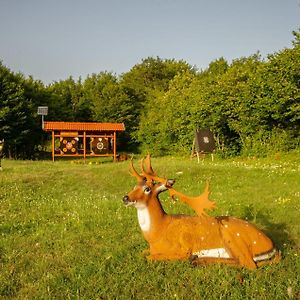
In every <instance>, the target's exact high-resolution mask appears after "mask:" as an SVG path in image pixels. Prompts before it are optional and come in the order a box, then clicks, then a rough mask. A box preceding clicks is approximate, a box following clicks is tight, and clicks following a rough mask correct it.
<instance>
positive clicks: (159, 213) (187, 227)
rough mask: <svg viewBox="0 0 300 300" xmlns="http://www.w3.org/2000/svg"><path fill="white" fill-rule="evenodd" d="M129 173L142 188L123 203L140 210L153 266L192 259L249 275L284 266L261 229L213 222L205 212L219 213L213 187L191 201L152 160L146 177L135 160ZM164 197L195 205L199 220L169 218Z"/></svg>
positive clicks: (233, 221) (224, 219) (225, 219)
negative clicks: (236, 268)
mask: <svg viewBox="0 0 300 300" xmlns="http://www.w3.org/2000/svg"><path fill="white" fill-rule="evenodd" d="M130 170H131V175H132V176H134V177H135V178H136V179H137V185H136V186H135V187H134V189H133V190H131V191H130V192H129V193H128V194H127V195H126V196H124V197H123V202H124V204H125V205H126V206H131V207H135V208H136V209H137V216H138V223H139V226H140V228H141V231H142V233H143V236H144V238H145V240H146V241H147V242H148V244H149V256H148V257H147V258H148V259H149V260H188V259H189V260H190V261H191V263H192V264H193V265H202V264H211V263H224V264H229V265H235V266H241V267H246V268H249V269H255V268H257V267H259V266H261V265H264V264H267V263H271V262H277V261H279V259H280V253H279V252H278V251H277V250H276V248H275V247H274V244H273V242H272V240H271V239H270V238H269V237H267V236H266V235H265V233H263V232H262V231H261V230H259V229H258V228H257V227H256V226H254V225H252V224H250V223H248V222H246V221H244V220H241V219H238V218H234V217H229V216H220V217H211V216H209V215H208V214H207V213H206V212H205V211H204V210H205V209H209V210H211V209H214V208H215V203H214V202H212V201H210V200H209V184H208V183H207V184H206V187H205V190H204V192H203V193H202V194H201V195H200V196H198V197H189V196H186V195H184V194H182V193H180V192H178V191H176V190H175V189H174V188H173V185H174V183H175V181H174V180H172V179H165V178H161V177H158V176H157V175H156V174H155V172H154V171H153V169H152V166H151V160H150V156H149V155H148V156H147V157H146V158H145V159H143V160H142V161H141V174H139V173H138V172H137V171H136V169H135V168H134V165H133V162H132V160H131V165H130ZM164 191H168V192H169V193H170V196H171V197H178V198H179V199H180V200H181V201H183V202H185V203H186V204H188V205H190V206H191V207H192V208H193V209H194V211H195V212H196V214H197V215H196V216H189V215H170V214H167V213H166V212H165V211H164V209H163V207H162V205H161V203H160V200H159V194H160V193H162V192H164Z"/></svg>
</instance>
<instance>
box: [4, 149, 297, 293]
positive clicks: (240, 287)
mask: <svg viewBox="0 0 300 300" xmlns="http://www.w3.org/2000/svg"><path fill="white" fill-rule="evenodd" d="M2 165H3V168H4V170H3V172H1V173H0V188H1V192H0V205H1V206H0V298H1V297H2V298H3V299H98V298H99V297H102V298H103V299H287V298H288V297H289V295H290V298H291V299H296V298H297V293H299V291H300V275H299V273H300V262H299V256H300V251H299V246H300V225H299V224H300V222H299V220H300V185H299V182H300V169H299V165H300V159H299V155H298V156H297V155H295V154H293V155H290V156H286V155H285V156H282V157H276V158H268V159H267V158H266V159H260V160H258V159H235V160H226V161H222V160H219V159H215V161H213V162H212V161H211V160H210V159H209V157H208V158H206V159H205V160H204V161H203V162H201V163H200V164H198V163H197V162H196V160H190V159H189V158H180V157H165V158H153V160H152V165H153V167H154V169H155V170H156V171H157V173H158V174H159V175H160V176H164V177H169V178H176V184H175V187H176V189H177V190H180V191H182V192H184V193H186V194H189V195H196V194H198V193H201V191H202V189H203V187H204V184H205V181H206V180H207V179H209V180H210V183H211V191H212V193H211V198H212V199H213V200H214V201H216V203H217V205H218V208H217V210H215V211H213V212H212V214H213V215H234V216H237V217H242V218H245V219H248V220H249V221H251V222H253V223H255V224H257V225H258V226H259V227H261V228H262V229H264V230H265V231H266V232H267V234H268V235H269V236H271V237H272V238H273V239H274V241H275V243H276V244H277V246H278V248H279V249H280V250H281V251H282V254H283V260H282V261H281V262H280V263H279V264H278V265H271V266H266V267H264V268H261V269H258V270H256V271H249V270H245V269H237V268H231V267H227V266H219V265H214V266H209V267H199V268H192V267H191V266H190V265H189V263H188V262H148V261H146V260H145V258H144V256H143V254H142V251H143V250H144V249H145V248H146V247H147V245H146V242H145V241H144V240H143V237H142V235H141V233H140V229H139V227H138V223H137V218H136V211H135V210H134V209H129V208H126V207H124V206H123V204H122V201H121V199H122V197H123V195H125V194H126V193H127V192H128V191H129V190H130V189H131V188H132V187H133V186H134V184H135V181H134V178H132V177H130V176H129V173H128V165H129V163H128V162H122V163H112V162H110V161H104V162H103V163H100V164H85V165H84V164H76V163H72V162H71V161H58V162H55V163H52V162H50V161H43V162H32V161H9V160H4V161H3V163H2ZM137 168H138V163H137ZM161 198H162V202H163V205H164V207H165V209H166V210H167V211H168V212H174V213H177V212H180V213H182V212H185V213H193V212H192V211H191V210H190V209H189V208H188V207H186V206H185V205H184V204H181V203H179V202H175V203H174V202H172V201H171V200H170V199H169V198H168V196H167V195H166V194H164V195H162V197H161Z"/></svg>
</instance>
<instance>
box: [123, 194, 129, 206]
mask: <svg viewBox="0 0 300 300" xmlns="http://www.w3.org/2000/svg"><path fill="white" fill-rule="evenodd" d="M123 202H124V204H127V203H128V202H129V197H128V196H127V195H126V196H124V197H123Z"/></svg>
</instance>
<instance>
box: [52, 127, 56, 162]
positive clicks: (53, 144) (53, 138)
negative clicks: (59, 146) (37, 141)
mask: <svg viewBox="0 0 300 300" xmlns="http://www.w3.org/2000/svg"><path fill="white" fill-rule="evenodd" d="M54 154H55V137H54V130H52V161H53V162H54V157H55V155H54Z"/></svg>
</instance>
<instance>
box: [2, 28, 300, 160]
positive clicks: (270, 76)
mask: <svg viewBox="0 0 300 300" xmlns="http://www.w3.org/2000/svg"><path fill="white" fill-rule="evenodd" d="M292 38H293V40H292V47H291V48H284V49H282V50H281V51H278V52H276V53H272V54H269V55H268V57H267V58H262V57H261V55H260V54H259V52H258V53H256V54H253V55H251V56H249V57H241V58H237V59H235V60H233V61H232V62H230V63H229V62H227V61H226V60H225V59H224V58H219V59H216V60H215V61H212V62H211V63H210V64H209V66H208V67H207V68H206V69H204V70H198V69H197V68H196V67H195V66H191V65H189V64H188V63H186V62H185V61H176V60H174V59H161V58H159V57H147V58H145V59H143V60H142V61H141V62H140V63H138V64H136V65H134V66H133V67H132V68H131V69H130V70H129V71H128V72H126V73H123V74H121V75H116V74H114V73H112V72H107V71H101V72H99V73H97V74H90V75H88V76H87V77H86V78H85V79H84V80H83V79H81V78H79V79H78V80H74V79H73V78H72V77H69V78H67V79H65V80H61V81H54V82H52V83H51V84H48V85H45V84H44V83H43V82H41V81H40V80H38V79H34V78H33V77H31V76H29V77H25V76H24V75H23V74H21V73H15V72H13V71H11V70H10V69H9V68H8V67H7V66H6V65H5V63H4V62H3V61H0V140H1V139H4V140H5V148H4V156H5V157H8V158H15V159H35V158H38V157H39V154H40V153H42V152H44V151H46V150H47V148H49V138H50V136H48V135H47V134H45V133H44V132H43V131H42V129H41V117H40V116H39V115H37V107H38V106H48V107H49V113H48V115H47V116H46V120H49V121H75V122H123V123H124V124H125V126H126V131H125V133H123V134H122V135H120V136H119V137H118V140H119V145H118V149H119V150H120V151H125V152H145V151H149V152H151V153H153V154H155V155H166V154H186V153H189V152H190V151H191V147H192V143H193V138H194V133H195V130H196V129H197V128H209V129H210V130H212V132H213V133H214V136H215V140H216V145H217V150H216V151H217V152H218V153H220V154H221V155H222V156H224V157H229V156H236V155H245V156H264V155H268V154H272V153H274V154H275V153H278V152H287V151H290V150H293V149H297V148H299V146H300V31H299V30H298V31H294V32H293V37H292Z"/></svg>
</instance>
